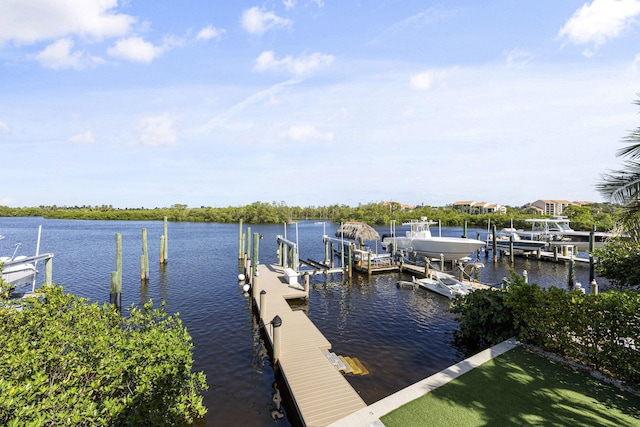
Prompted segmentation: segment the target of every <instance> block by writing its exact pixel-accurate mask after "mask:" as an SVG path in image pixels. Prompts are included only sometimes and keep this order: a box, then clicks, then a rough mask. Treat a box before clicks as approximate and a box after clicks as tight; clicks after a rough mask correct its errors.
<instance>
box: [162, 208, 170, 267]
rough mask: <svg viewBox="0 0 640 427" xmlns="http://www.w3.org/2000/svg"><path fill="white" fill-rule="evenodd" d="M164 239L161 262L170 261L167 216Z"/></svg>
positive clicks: (165, 218)
mask: <svg viewBox="0 0 640 427" xmlns="http://www.w3.org/2000/svg"><path fill="white" fill-rule="evenodd" d="M163 237H164V239H161V242H163V243H161V248H162V249H161V251H162V256H161V257H160V263H161V264H166V263H167V262H169V233H168V226H167V217H166V216H165V217H164V234H163Z"/></svg>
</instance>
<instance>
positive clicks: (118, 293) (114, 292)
mask: <svg viewBox="0 0 640 427" xmlns="http://www.w3.org/2000/svg"><path fill="white" fill-rule="evenodd" d="M109 302H110V303H111V304H113V305H114V306H115V308H116V309H117V310H120V309H121V308H122V234H120V233H116V271H113V272H111V292H110V295H109Z"/></svg>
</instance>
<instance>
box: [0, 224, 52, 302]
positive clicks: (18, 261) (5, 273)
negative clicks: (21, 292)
mask: <svg viewBox="0 0 640 427" xmlns="http://www.w3.org/2000/svg"><path fill="white" fill-rule="evenodd" d="M41 232H42V226H40V227H39V228H38V241H37V244H36V254H35V256H29V257H28V256H24V255H16V253H17V252H18V248H20V243H17V244H16V245H15V249H14V251H13V254H12V255H11V256H3V257H0V272H1V273H2V280H3V281H4V282H5V283H7V284H9V285H11V287H12V288H13V289H14V290H16V289H18V288H20V287H21V286H24V285H29V284H30V285H31V292H33V291H35V284H36V276H37V274H38V269H37V264H38V261H40V260H46V259H49V258H52V257H53V254H43V255H40V254H39V252H40V234H41ZM3 237H4V236H3Z"/></svg>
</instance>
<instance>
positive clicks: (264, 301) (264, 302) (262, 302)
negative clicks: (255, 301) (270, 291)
mask: <svg viewBox="0 0 640 427" xmlns="http://www.w3.org/2000/svg"><path fill="white" fill-rule="evenodd" d="M266 312H267V291H265V290H264V289H263V290H261V291H260V320H262V321H263V322H264V321H265V318H264V314H265V313H266Z"/></svg>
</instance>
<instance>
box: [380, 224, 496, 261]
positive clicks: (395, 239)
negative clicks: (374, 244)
mask: <svg viewBox="0 0 640 427" xmlns="http://www.w3.org/2000/svg"><path fill="white" fill-rule="evenodd" d="M434 224H437V223H436V222H434V221H428V220H427V218H426V217H423V218H421V219H420V220H411V221H410V222H405V223H403V224H402V225H408V226H409V227H410V229H409V230H408V231H407V232H406V233H405V235H404V236H397V235H396V233H395V232H394V231H393V230H392V233H391V234H385V235H384V236H382V247H383V248H384V249H385V250H387V251H389V252H391V251H394V252H395V251H398V250H400V251H403V252H405V253H408V252H416V253H418V254H420V255H424V256H426V257H428V258H432V259H436V258H437V259H439V258H440V256H443V257H444V260H445V261H454V260H459V259H462V258H464V257H467V256H469V255H470V254H472V253H473V252H475V251H477V250H478V249H480V248H482V247H483V246H484V245H485V242H483V241H481V240H476V239H468V238H466V237H441V236H439V237H436V236H433V235H432V234H431V230H430V228H429V227H430V226H431V225H434ZM391 248H394V249H391Z"/></svg>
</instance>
